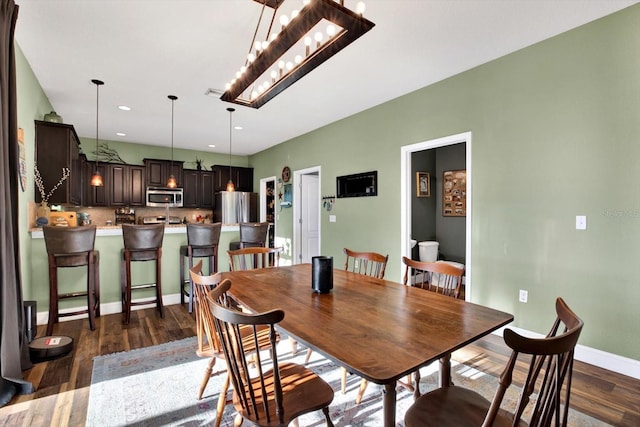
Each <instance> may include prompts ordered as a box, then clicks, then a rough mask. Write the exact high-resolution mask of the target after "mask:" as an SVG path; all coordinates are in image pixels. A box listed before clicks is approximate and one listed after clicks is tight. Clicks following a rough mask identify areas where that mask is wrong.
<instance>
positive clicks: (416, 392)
mask: <svg viewBox="0 0 640 427" xmlns="http://www.w3.org/2000/svg"><path fill="white" fill-rule="evenodd" d="M414 376H415V379H416V385H415V386H414V389H413V400H417V399H418V398H419V397H420V369H418V370H417V371H415V372H414ZM409 384H411V374H409Z"/></svg>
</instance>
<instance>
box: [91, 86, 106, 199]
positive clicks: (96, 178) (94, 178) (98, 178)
mask: <svg viewBox="0 0 640 427" xmlns="http://www.w3.org/2000/svg"><path fill="white" fill-rule="evenodd" d="M91 83H93V84H94V85H96V169H95V171H94V172H93V175H91V186H92V187H102V186H103V185H104V183H103V182H102V175H100V171H99V170H98V160H99V151H98V117H99V115H98V111H99V106H100V104H99V99H100V86H102V85H103V84H104V82H103V81H102V80H98V79H93V80H91Z"/></svg>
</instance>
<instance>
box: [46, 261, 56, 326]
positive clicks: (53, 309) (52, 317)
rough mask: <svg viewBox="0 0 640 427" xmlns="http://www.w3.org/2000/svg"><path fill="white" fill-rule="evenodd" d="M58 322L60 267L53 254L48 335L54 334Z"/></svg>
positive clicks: (50, 275) (50, 269) (50, 265)
mask: <svg viewBox="0 0 640 427" xmlns="http://www.w3.org/2000/svg"><path fill="white" fill-rule="evenodd" d="M56 323H58V268H57V267H56V264H55V258H53V255H49V321H48V322H47V335H51V334H53V325H54V324H56Z"/></svg>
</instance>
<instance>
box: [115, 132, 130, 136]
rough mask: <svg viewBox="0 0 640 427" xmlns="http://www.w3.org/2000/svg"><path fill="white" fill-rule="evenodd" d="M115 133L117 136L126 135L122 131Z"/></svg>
mask: <svg viewBox="0 0 640 427" xmlns="http://www.w3.org/2000/svg"><path fill="white" fill-rule="evenodd" d="M116 135H118V136H127V134H126V133H124V132H116Z"/></svg>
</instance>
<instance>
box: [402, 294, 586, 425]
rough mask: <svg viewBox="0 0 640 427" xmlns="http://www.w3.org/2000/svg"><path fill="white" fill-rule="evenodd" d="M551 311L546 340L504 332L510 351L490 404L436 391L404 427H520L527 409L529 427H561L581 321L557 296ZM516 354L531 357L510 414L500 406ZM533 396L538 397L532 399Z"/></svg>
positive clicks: (457, 391)
mask: <svg viewBox="0 0 640 427" xmlns="http://www.w3.org/2000/svg"><path fill="white" fill-rule="evenodd" d="M556 313H557V318H556V320H555V322H554V323H553V326H552V327H551V330H550V332H549V333H548V334H547V336H546V337H545V338H527V337H524V336H522V335H519V334H517V333H516V332H514V331H512V330H510V329H505V331H504V341H505V343H506V344H507V345H508V346H509V347H510V348H511V349H512V350H513V351H512V353H511V357H509V360H508V362H507V365H506V367H505V368H504V370H503V371H502V374H501V375H500V382H499V385H498V389H497V390H496V393H495V395H494V397H493V400H492V401H489V400H487V399H485V398H484V397H483V396H482V395H480V394H478V393H476V392H475V391H472V390H469V389H466V388H463V387H458V386H450V387H444V388H439V389H436V390H433V391H431V392H429V393H427V394H425V395H424V396H422V397H420V398H419V399H418V400H416V401H415V402H414V403H413V405H412V406H411V407H410V408H409V409H408V410H407V412H406V414H405V418H404V422H405V426H407V427H412V426H420V427H424V426H438V427H440V426H456V427H459V426H480V425H482V426H514V425H519V424H520V423H521V418H522V414H523V413H524V412H525V409H529V408H530V409H531V412H530V414H531V416H530V419H529V420H528V425H529V426H550V425H552V423H553V425H556V426H566V425H567V417H568V412H569V397H570V392H571V374H572V371H573V353H574V349H575V346H576V343H577V342H578V338H579V337H580V332H581V331H582V326H583V321H582V320H581V319H580V318H579V317H578V316H577V315H576V314H575V313H574V312H573V311H572V310H571V309H570V308H569V307H568V306H567V304H566V303H565V302H564V300H563V299H562V298H558V299H557V300H556ZM520 354H525V355H530V356H531V357H530V360H529V369H528V372H527V376H526V380H525V382H524V385H523V387H522V392H521V394H520V397H519V399H518V401H517V402H516V407H515V410H514V412H513V413H510V412H508V411H506V410H504V409H501V408H500V405H501V403H502V399H503V397H504V395H505V392H506V390H507V388H509V386H510V385H511V382H512V377H513V374H514V368H515V366H516V361H517V360H518V356H519V355H520ZM533 393H536V395H537V397H535V398H533V399H531V395H532V394H533ZM563 395H564V398H563V397H562V396H563Z"/></svg>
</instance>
